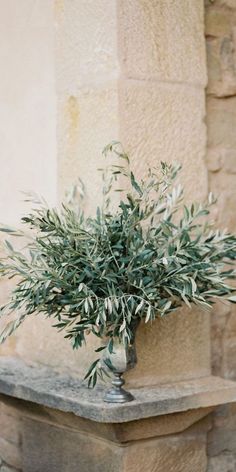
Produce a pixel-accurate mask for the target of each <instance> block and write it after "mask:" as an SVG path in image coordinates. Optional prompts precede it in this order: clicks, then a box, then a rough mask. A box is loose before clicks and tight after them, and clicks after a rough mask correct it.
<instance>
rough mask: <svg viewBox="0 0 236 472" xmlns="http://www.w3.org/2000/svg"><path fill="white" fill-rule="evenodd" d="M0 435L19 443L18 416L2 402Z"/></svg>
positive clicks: (0, 405)
mask: <svg viewBox="0 0 236 472" xmlns="http://www.w3.org/2000/svg"><path fill="white" fill-rule="evenodd" d="M0 437H1V438H3V439H5V440H7V441H9V442H11V443H13V444H16V445H19V444H20V419H19V416H18V415H17V414H16V412H15V411H14V410H13V409H12V408H10V407H7V406H6V405H4V404H3V403H1V404H0Z"/></svg>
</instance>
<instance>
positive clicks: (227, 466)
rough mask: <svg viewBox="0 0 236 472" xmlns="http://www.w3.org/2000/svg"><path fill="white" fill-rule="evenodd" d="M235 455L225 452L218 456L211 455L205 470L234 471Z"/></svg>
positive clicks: (209, 471)
mask: <svg viewBox="0 0 236 472" xmlns="http://www.w3.org/2000/svg"><path fill="white" fill-rule="evenodd" d="M235 470H236V457H235V456H234V455H233V454H230V453H225V454H222V455H220V456H219V457H211V458H210V460H209V462H208V468H207V472H235Z"/></svg>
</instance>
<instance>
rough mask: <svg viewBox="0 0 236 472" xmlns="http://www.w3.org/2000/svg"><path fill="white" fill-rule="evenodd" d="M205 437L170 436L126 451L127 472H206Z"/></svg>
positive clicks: (137, 445)
mask: <svg viewBox="0 0 236 472" xmlns="http://www.w3.org/2000/svg"><path fill="white" fill-rule="evenodd" d="M206 464H207V459H206V450H205V435H204V434H202V435H195V436H194V435H193V436H189V437H188V436H187V434H185V435H181V436H169V437H165V438H160V439H154V440H152V441H148V442H145V443H139V444H134V445H132V446H130V447H129V448H127V451H126V457H125V468H124V471H125V472H144V471H152V472H166V471H174V472H189V471H191V472H205V470H206Z"/></svg>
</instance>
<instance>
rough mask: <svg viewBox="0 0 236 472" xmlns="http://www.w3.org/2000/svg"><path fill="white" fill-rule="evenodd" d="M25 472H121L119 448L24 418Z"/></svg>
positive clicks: (23, 446)
mask: <svg viewBox="0 0 236 472" xmlns="http://www.w3.org/2000/svg"><path fill="white" fill-rule="evenodd" d="M22 449H23V470H24V472H35V471H37V472H65V471H68V472H78V470H79V471H80V472H122V471H123V467H122V454H123V450H122V448H121V447H119V446H116V445H115V444H113V443H112V442H110V441H100V440H98V439H96V438H93V437H92V436H87V435H82V434H80V433H78V432H75V431H69V430H65V429H60V428H57V427H55V426H52V425H48V424H44V423H39V422H34V421H32V420H29V419H25V420H24V423H23V444H22Z"/></svg>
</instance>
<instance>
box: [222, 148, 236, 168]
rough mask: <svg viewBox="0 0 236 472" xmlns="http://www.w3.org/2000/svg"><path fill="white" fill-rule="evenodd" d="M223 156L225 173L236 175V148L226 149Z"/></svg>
mask: <svg viewBox="0 0 236 472" xmlns="http://www.w3.org/2000/svg"><path fill="white" fill-rule="evenodd" d="M222 154H223V155H222V158H223V167H224V169H225V171H226V172H228V173H230V174H236V148H234V149H224V151H223V153H222Z"/></svg>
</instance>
